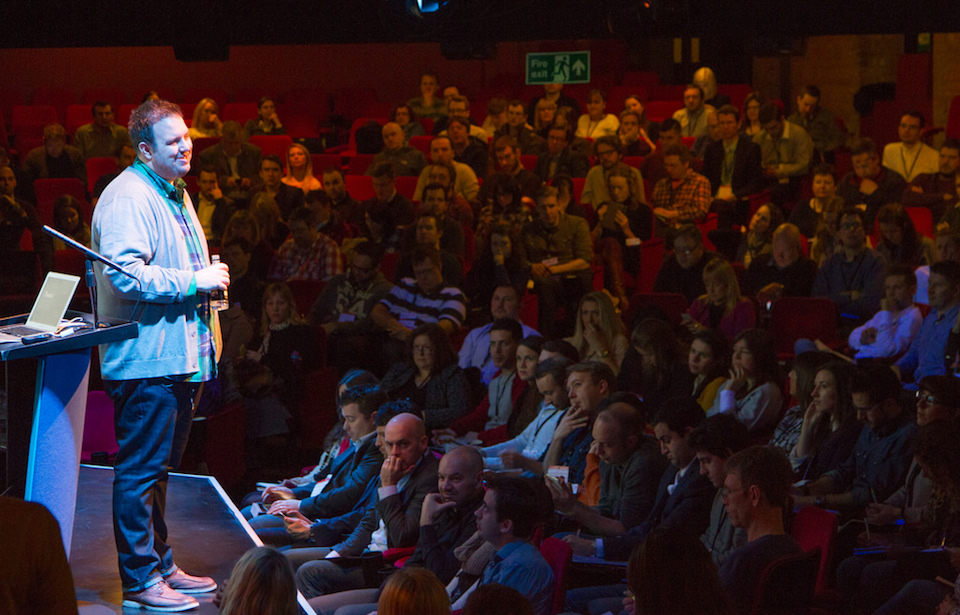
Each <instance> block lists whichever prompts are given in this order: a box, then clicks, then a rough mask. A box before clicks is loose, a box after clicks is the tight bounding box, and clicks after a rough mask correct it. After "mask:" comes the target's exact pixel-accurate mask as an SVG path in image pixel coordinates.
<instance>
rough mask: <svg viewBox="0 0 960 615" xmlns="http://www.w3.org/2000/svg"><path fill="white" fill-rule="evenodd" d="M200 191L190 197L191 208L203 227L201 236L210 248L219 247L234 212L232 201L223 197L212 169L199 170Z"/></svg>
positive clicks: (198, 182)
mask: <svg viewBox="0 0 960 615" xmlns="http://www.w3.org/2000/svg"><path fill="white" fill-rule="evenodd" d="M197 185H198V186H199V188H200V190H199V191H198V192H197V193H196V194H191V195H190V197H191V198H190V200H192V201H193V206H194V208H195V209H196V211H197V218H198V219H199V220H200V225H201V226H202V227H203V234H204V235H205V236H206V238H207V244H208V245H210V246H214V247H215V246H219V245H220V238H221V237H222V236H223V230H224V228H225V227H226V226H227V222H228V221H229V220H230V218H231V217H232V216H233V213H234V212H235V211H236V207H235V205H234V202H233V199H231V198H228V197H226V196H224V194H223V190H221V189H220V180H219V178H218V177H217V171H216V169H214V168H213V167H205V168H201V169H200V177H199V179H198V181H197Z"/></svg>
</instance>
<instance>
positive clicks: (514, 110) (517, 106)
mask: <svg viewBox="0 0 960 615" xmlns="http://www.w3.org/2000/svg"><path fill="white" fill-rule="evenodd" d="M530 109H536V107H530ZM548 128H549V126H548ZM507 135H509V136H511V137H513V138H514V139H516V140H517V145H519V146H520V151H522V152H526V153H527V154H529V155H531V156H532V155H534V154H538V155H539V154H540V153H541V151H542V150H543V148H544V143H545V142H546V137H545V136H542V135H539V134H538V133H537V132H534V130H533V127H532V126H530V124H528V123H527V108H526V107H524V106H523V103H522V102H520V101H519V100H511V101H508V102H507V121H506V123H504V124H501V125H500V128H498V129H497V131H496V132H495V133H493V142H494V143H496V142H497V139H499V138H500V137H503V136H507ZM539 174H540V173H539V172H538V173H537V175H539Z"/></svg>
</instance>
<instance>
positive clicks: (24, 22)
mask: <svg viewBox="0 0 960 615" xmlns="http://www.w3.org/2000/svg"><path fill="white" fill-rule="evenodd" d="M407 2H414V0H316V1H313V2H310V1H309V0H298V1H297V2H291V1H289V0H275V1H273V2H264V1H263V0H259V1H257V2H253V1H250V0H236V1H234V2H213V1H206V2H204V1H201V2H166V3H161V2H149V3H148V2H138V1H118V0H102V1H90V0H85V1H84V0H76V1H72V2H71V1H65V0H56V1H51V0H31V1H25V0H0V11H2V13H0V14H2V15H3V23H4V28H3V30H4V36H3V37H2V40H0V47H7V48H17V47H108V46H142V45H178V44H186V43H190V44H194V45H195V44H204V43H205V44H212V45H218V44H219V45H224V44H226V45H258V44H283V43H290V44H314V43H358V42H405V41H444V40H447V41H449V40H458V41H463V40H472V41H496V40H524V39H567V38H603V37H609V36H619V37H627V38H630V37H643V36H680V35H701V36H703V35H711V34H726V35H730V34H735V33H740V34H742V35H743V36H744V37H745V38H747V37H763V38H774V39H777V38H789V37H796V36H808V35H816V34H861V33H916V32H930V31H941V32H942V31H956V30H960V10H958V9H957V8H956V2H955V1H949V2H948V1H946V0H939V1H938V0H921V1H919V2H917V1H914V2H904V1H902V0H870V1H868V0H830V1H826V0H793V1H786V0H743V1H730V0H716V1H713V2H709V1H706V0H646V1H644V0H552V1H551V0H446V2H445V3H444V5H443V6H442V7H441V10H440V11H439V12H437V13H435V14H430V15H427V16H426V17H425V18H424V19H416V18H414V17H411V16H410V14H409V12H408V11H407V9H406V3H407ZM611 30H612V32H611Z"/></svg>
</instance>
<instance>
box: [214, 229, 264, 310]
mask: <svg viewBox="0 0 960 615" xmlns="http://www.w3.org/2000/svg"><path fill="white" fill-rule="evenodd" d="M220 256H221V258H222V259H223V262H224V263H226V265H227V267H229V268H230V304H231V305H236V304H240V307H241V308H242V309H243V311H244V312H246V314H247V316H249V317H250V318H251V319H253V321H254V323H255V325H256V328H259V325H260V315H261V312H262V310H261V307H260V305H261V303H262V301H263V291H264V289H265V288H266V285H265V284H264V282H263V280H262V279H261V278H258V277H257V275H256V274H255V273H254V272H253V270H252V269H251V266H250V265H251V261H252V257H253V244H251V243H250V241H248V240H247V239H244V238H242V237H232V238H230V239H227V240H225V241H223V242H222V243H221V244H220Z"/></svg>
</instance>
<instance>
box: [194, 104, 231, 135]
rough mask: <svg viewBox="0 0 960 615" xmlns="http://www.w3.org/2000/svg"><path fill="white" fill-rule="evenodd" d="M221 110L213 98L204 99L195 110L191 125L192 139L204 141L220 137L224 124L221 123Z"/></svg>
mask: <svg viewBox="0 0 960 615" xmlns="http://www.w3.org/2000/svg"><path fill="white" fill-rule="evenodd" d="M219 114H220V108H219V107H218V106H217V103H216V102H215V101H214V100H213V99H212V98H203V99H201V100H200V102H198V103H197V106H196V107H195V108H194V110H193V121H192V122H191V123H190V138H191V139H203V138H209V137H219V136H220V134H221V132H220V131H221V129H222V128H223V122H221V121H220V116H219Z"/></svg>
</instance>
